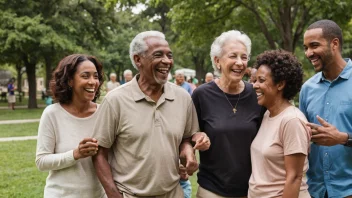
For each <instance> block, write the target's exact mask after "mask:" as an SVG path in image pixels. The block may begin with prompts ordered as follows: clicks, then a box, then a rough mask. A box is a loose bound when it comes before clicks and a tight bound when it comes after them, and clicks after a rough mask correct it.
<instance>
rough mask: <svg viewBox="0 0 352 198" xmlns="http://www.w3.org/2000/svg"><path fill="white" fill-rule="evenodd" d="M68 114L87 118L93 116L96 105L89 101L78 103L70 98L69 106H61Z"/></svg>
mask: <svg viewBox="0 0 352 198" xmlns="http://www.w3.org/2000/svg"><path fill="white" fill-rule="evenodd" d="M61 106H62V107H63V108H64V109H66V111H68V112H69V113H71V114H72V115H74V116H77V117H82V118H84V117H87V116H90V115H91V114H93V113H94V112H95V110H96V104H94V103H93V102H91V101H83V102H82V101H78V100H77V99H75V98H72V102H71V103H69V104H61Z"/></svg>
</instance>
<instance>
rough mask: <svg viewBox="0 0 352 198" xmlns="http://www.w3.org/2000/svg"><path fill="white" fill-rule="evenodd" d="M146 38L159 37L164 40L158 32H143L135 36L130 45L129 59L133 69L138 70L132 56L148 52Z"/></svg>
mask: <svg viewBox="0 0 352 198" xmlns="http://www.w3.org/2000/svg"><path fill="white" fill-rule="evenodd" d="M147 37H159V38H161V39H165V35H164V34H163V33H161V32H159V31H145V32H141V33H139V34H137V36H136V37H134V39H133V40H132V42H131V44H130V59H131V62H132V65H133V67H134V68H136V69H137V70H138V67H137V65H136V63H135V62H134V59H133V56H134V55H141V54H143V53H144V52H146V51H147V50H148V45H147V43H146V42H145V39H146V38H147Z"/></svg>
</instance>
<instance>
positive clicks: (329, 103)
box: [299, 59, 352, 198]
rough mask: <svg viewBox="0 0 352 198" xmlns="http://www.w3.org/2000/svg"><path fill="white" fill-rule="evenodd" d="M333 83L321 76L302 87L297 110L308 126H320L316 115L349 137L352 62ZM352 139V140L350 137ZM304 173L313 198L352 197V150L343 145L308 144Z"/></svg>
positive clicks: (315, 76) (351, 123)
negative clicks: (309, 124) (311, 123)
mask: <svg viewBox="0 0 352 198" xmlns="http://www.w3.org/2000/svg"><path fill="white" fill-rule="evenodd" d="M345 61H346V62H347V65H346V67H345V68H344V69H343V71H342V72H341V73H340V75H339V76H338V77H337V78H336V79H335V80H333V81H331V82H330V81H329V80H327V79H326V78H325V77H324V75H323V74H322V72H319V73H317V74H315V75H314V76H313V77H312V78H310V79H309V80H308V81H307V82H305V83H304V85H303V86H302V90H301V93H300V100H299V108H300V110H301V111H302V112H303V113H304V114H305V116H306V117H307V119H308V121H309V122H313V123H316V124H320V123H319V122H318V120H317V118H316V115H319V116H320V117H322V118H323V119H325V120H326V121H327V122H329V123H330V124H332V125H334V126H335V127H336V128H337V129H338V130H339V131H341V132H346V133H350V134H351V135H352V61H351V59H345ZM351 137H352V136H351ZM308 159H309V169H308V172H307V176H308V185H309V188H308V190H309V193H310V194H311V196H313V197H314V198H323V197H324V194H325V192H326V191H327V192H328V195H329V198H342V197H346V196H348V195H352V148H351V147H346V146H343V145H335V146H319V145H317V144H311V151H310V154H309V156H308Z"/></svg>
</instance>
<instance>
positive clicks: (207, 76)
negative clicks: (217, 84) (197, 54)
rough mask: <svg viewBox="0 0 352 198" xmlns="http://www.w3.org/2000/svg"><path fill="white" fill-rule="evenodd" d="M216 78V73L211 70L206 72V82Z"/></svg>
mask: <svg viewBox="0 0 352 198" xmlns="http://www.w3.org/2000/svg"><path fill="white" fill-rule="evenodd" d="M213 80H214V74H213V73H211V72H208V73H207V74H205V83H208V82H211V81H213Z"/></svg>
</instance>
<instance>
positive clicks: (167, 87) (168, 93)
mask: <svg viewBox="0 0 352 198" xmlns="http://www.w3.org/2000/svg"><path fill="white" fill-rule="evenodd" d="M139 76H140V74H137V75H135V77H134V78H133V79H132V80H131V87H132V97H133V100H134V101H139V100H142V99H144V98H146V95H145V94H144V93H143V92H142V90H141V88H140V87H139V85H138V78H139ZM171 86H172V85H171V83H169V82H166V83H165V84H164V93H163V94H162V96H161V98H163V97H165V99H167V100H174V99H175V92H174V90H173V89H172V87H171Z"/></svg>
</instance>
